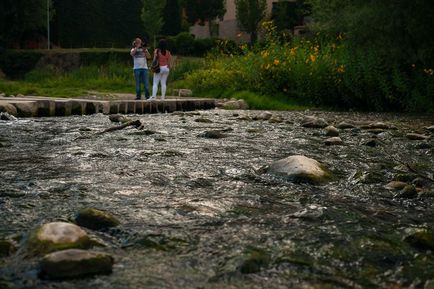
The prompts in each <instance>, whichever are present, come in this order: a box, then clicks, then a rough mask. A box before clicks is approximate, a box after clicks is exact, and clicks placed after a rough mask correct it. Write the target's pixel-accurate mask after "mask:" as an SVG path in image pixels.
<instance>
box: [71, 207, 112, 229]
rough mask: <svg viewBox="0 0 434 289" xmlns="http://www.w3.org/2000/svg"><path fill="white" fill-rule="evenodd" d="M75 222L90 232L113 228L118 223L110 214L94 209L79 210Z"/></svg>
mask: <svg viewBox="0 0 434 289" xmlns="http://www.w3.org/2000/svg"><path fill="white" fill-rule="evenodd" d="M75 222H76V223H77V224H78V225H79V226H83V227H86V228H89V229H92V230H99V229H103V228H109V227H115V226H117V225H119V224H120V222H119V221H118V220H117V219H116V218H115V217H114V216H113V215H112V214H110V213H108V212H104V211H100V210H97V209H94V208H84V209H81V210H80V211H79V212H78V213H77V216H76V217H75Z"/></svg>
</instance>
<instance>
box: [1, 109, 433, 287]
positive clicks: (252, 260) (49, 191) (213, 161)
mask: <svg viewBox="0 0 434 289" xmlns="http://www.w3.org/2000/svg"><path fill="white" fill-rule="evenodd" d="M248 113H249V112H244V111H237V112H230V111H219V110H216V111H211V112H201V116H200V118H206V119H209V120H210V122H203V121H201V122H198V121H195V120H196V119H197V118H199V116H197V115H195V114H172V115H170V114H163V115H149V116H148V115H144V116H135V117H134V118H140V119H141V120H142V121H143V122H144V123H145V130H144V131H143V132H140V131H137V130H135V129H125V130H122V131H115V132H111V133H106V134H103V135H97V134H96V133H97V132H100V131H102V130H104V129H106V128H107V127H110V126H112V124H111V123H110V121H109V120H108V118H107V116H103V115H94V116H83V117H66V118H46V119H44V118H42V119H28V120H19V121H18V122H13V123H6V122H0V144H1V145H0V163H1V172H0V174H1V178H0V216H1V218H0V239H1V238H9V239H10V238H13V239H15V240H17V242H18V243H19V242H20V240H22V239H23V238H24V237H25V236H26V234H27V233H28V232H29V231H30V230H31V229H32V228H34V227H35V226H36V225H38V224H42V223H46V222H49V221H55V220H63V221H68V220H71V218H72V217H73V216H74V214H75V213H76V212H77V211H78V210H79V209H81V208H83V207H94V208H98V209H102V210H107V211H109V212H112V213H113V214H114V215H116V216H117V218H118V219H120V220H121V225H120V226H118V227H116V228H112V229H105V230H101V231H89V233H90V234H92V235H94V236H95V237H97V238H99V239H101V240H103V241H104V243H105V244H107V247H106V248H104V249H103V250H104V251H107V252H109V253H111V254H112V255H113V256H114V257H115V260H116V263H115V268H114V272H113V274H111V275H108V276H97V277H94V278H90V279H85V280H69V281H63V282H50V281H43V280H39V279H38V278H37V277H36V268H37V266H36V262H35V260H22V259H20V256H14V255H13V256H11V257H8V258H3V259H0V285H4V286H5V287H6V288H423V287H424V286H425V284H429V282H430V280H434V256H433V255H432V253H431V251H426V250H421V249H418V248H414V247H412V246H410V245H409V244H408V243H407V242H404V241H403V237H404V236H405V234H406V232H407V231H408V230H409V229H415V228H428V229H429V228H431V229H434V199H433V198H398V197H397V193H396V192H393V191H390V190H387V189H385V188H384V186H385V185H386V184H387V183H388V182H389V181H391V180H394V179H404V178H405V177H407V179H408V180H407V181H411V180H413V179H415V178H417V177H418V175H417V174H416V173H415V172H411V171H409V170H408V168H406V166H405V164H410V165H411V166H413V167H414V168H417V170H418V171H420V172H421V173H422V174H425V175H427V176H431V177H432V175H433V173H434V167H433V154H434V153H433V147H434V143H433V138H431V139H430V140H428V141H425V142H424V143H427V145H426V146H420V143H421V142H420V141H409V140H408V139H406V137H405V134H406V133H407V132H413V131H415V130H420V129H421V128H423V127H424V126H427V125H432V124H433V119H430V118H429V117H428V118H423V117H412V116H405V115H402V116H394V115H381V114H355V113H354V114H350V113H348V114H346V113H319V112H318V113H310V114H316V115H318V116H321V117H324V118H325V119H327V120H328V121H329V122H330V123H335V124H337V123H339V122H340V121H343V120H345V121H353V122H357V123H368V122H372V121H384V122H387V123H390V124H393V125H394V126H396V128H397V129H393V130H384V131H382V132H378V131H376V132H369V131H367V130H363V129H359V128H354V129H347V130H342V131H341V133H340V137H341V138H342V139H343V140H344V145H342V146H325V145H324V144H323V142H324V139H325V138H326V137H325V136H324V133H323V131H322V130H321V129H307V128H303V127H301V126H300V125H299V123H300V121H301V119H302V118H303V114H304V113H298V112H276V113H275V114H279V115H280V116H281V118H282V119H283V122H279V123H270V122H268V121H261V120H259V121H251V120H244V118H241V117H239V116H238V115H241V116H243V115H245V114H248ZM259 113H260V112H250V114H259ZM306 114H308V113H306ZM132 118H133V117H132ZM210 130H214V131H219V133H213V134H208V135H207V134H204V132H207V131H210ZM374 135H375V139H376V140H377V141H378V144H379V145H378V146H376V147H370V146H366V145H363V144H364V143H365V142H366V141H368V140H370V139H372V138H373V136H374ZM296 154H302V155H306V156H308V157H311V158H314V159H316V160H318V161H320V162H321V163H323V164H324V165H325V166H326V167H328V168H329V169H330V170H331V171H332V172H333V175H334V178H333V179H332V180H331V181H330V182H329V183H327V184H323V185H309V184H303V183H292V182H289V181H287V180H285V179H281V178H275V177H273V176H271V175H267V174H260V173H259V172H260V171H261V168H263V167H264V166H266V165H269V164H270V163H271V162H273V161H275V160H278V159H281V158H284V157H287V156H289V155H296ZM431 185H432V184H431ZM429 186H430V184H428V187H429ZM431 189H432V187H431ZM427 282H428V283H427ZM433 283H434V281H433ZM427 286H428V285H427ZM429 288H431V287H429Z"/></svg>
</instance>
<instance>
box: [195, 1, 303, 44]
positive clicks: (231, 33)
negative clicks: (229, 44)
mask: <svg viewBox="0 0 434 289" xmlns="http://www.w3.org/2000/svg"><path fill="white" fill-rule="evenodd" d="M288 1H290V2H294V1H295V0H288ZM277 2H278V1H276V0H267V16H266V17H267V18H270V17H271V15H272V11H273V5H275V3H277ZM213 25H214V26H213V27H212V29H211V30H213V31H214V33H213V34H214V35H213V36H217V37H219V38H223V39H231V40H234V41H236V42H247V41H249V39H250V35H249V34H248V33H246V32H243V31H241V30H240V28H239V27H238V23H237V17H236V7H235V0H226V14H225V16H224V17H223V20H219V19H217V20H216V21H215V23H214V24H213ZM190 32H191V34H193V35H195V36H196V38H209V37H210V29H209V24H208V23H207V24H206V25H202V26H201V25H198V24H196V25H194V26H192V27H191V28H190Z"/></svg>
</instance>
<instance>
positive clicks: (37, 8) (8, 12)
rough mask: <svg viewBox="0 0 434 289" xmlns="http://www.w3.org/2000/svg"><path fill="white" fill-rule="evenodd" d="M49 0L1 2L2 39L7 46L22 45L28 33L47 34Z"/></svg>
mask: <svg viewBox="0 0 434 289" xmlns="http://www.w3.org/2000/svg"><path fill="white" fill-rule="evenodd" d="M47 3H48V5H49V7H50V9H51V6H52V1H51V0H49V1H47V0H33V1H27V0H2V1H1V3H0V41H1V42H3V43H4V44H5V45H6V46H9V47H10V46H21V44H22V42H23V41H24V40H25V39H24V38H23V36H24V35H25V34H26V33H27V34H39V35H45V34H46V29H47Z"/></svg>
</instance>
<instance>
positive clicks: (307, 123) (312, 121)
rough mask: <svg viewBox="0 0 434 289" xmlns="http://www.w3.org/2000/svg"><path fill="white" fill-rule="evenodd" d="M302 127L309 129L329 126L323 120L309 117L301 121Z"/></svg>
mask: <svg viewBox="0 0 434 289" xmlns="http://www.w3.org/2000/svg"><path fill="white" fill-rule="evenodd" d="M301 126H302V127H307V128H325V127H326V126H328V123H327V122H326V121H325V120H324V119H323V118H317V117H315V116H307V117H305V118H304V119H303V120H302V121H301Z"/></svg>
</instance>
